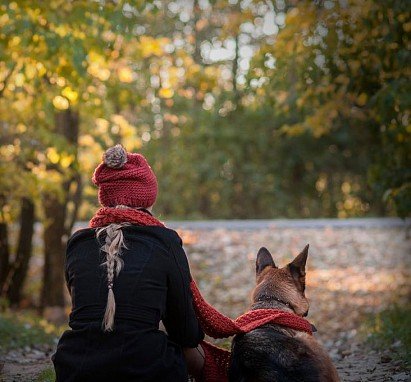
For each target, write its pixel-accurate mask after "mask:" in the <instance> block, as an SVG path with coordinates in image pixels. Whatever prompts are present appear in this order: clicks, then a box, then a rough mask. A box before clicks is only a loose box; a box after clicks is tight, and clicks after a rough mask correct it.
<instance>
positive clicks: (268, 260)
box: [255, 247, 277, 276]
mask: <svg viewBox="0 0 411 382" xmlns="http://www.w3.org/2000/svg"><path fill="white" fill-rule="evenodd" d="M269 266H270V267H274V268H277V267H276V266H275V264H274V260H273V257H272V256H271V253H270V252H269V250H268V249H267V248H265V247H262V248H260V250H259V251H258V253H257V260H256V262H255V273H256V275H257V276H258V275H259V274H260V273H261V272H262V271H263V269H264V268H265V267H269Z"/></svg>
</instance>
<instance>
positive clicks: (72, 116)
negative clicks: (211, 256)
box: [0, 0, 411, 325]
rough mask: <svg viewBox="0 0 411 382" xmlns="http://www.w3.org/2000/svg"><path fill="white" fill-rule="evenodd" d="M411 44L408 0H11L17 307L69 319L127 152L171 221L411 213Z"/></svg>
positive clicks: (1, 106) (6, 4) (6, 191)
mask: <svg viewBox="0 0 411 382" xmlns="http://www.w3.org/2000/svg"><path fill="white" fill-rule="evenodd" d="M410 32H411V17H410V2H409V1H401V0H386V1H379V0H363V1H361V0H356V1H355V0H326V1H292V0H289V1H286V0H266V1H263V0H242V1H240V0H230V1H222V0H214V1H211V0H176V1H140V0H127V1H124V0H113V1H109V0H105V1H103V0H88V1H85V0H77V1H67V0H49V1H32V0H27V1H25V0H19V1H5V0H1V1H0V132H1V134H0V158H1V159H0V291H1V296H2V299H1V302H2V303H1V304H2V305H3V306H9V305H12V306H19V307H32V306H35V307H42V308H47V307H56V306H59V307H64V305H65V300H64V298H65V297H64V287H63V284H64V283H63V272H62V269H63V262H64V256H63V254H64V247H65V243H66V240H67V238H68V237H69V235H70V232H71V231H72V228H73V226H74V224H75V223H76V222H78V221H87V220H88V219H90V217H91V216H92V214H93V213H94V211H95V210H96V208H97V207H98V204H97V192H96V188H95V187H94V186H93V185H92V183H91V176H92V173H93V170H94V168H95V167H96V165H97V164H98V163H99V162H100V160H101V157H102V153H103V152H104V150H105V149H106V148H107V147H109V146H111V145H114V144H116V143H121V144H123V145H124V146H125V148H126V149H127V150H128V151H134V152H140V153H142V154H144V155H145V156H146V157H147V159H148V160H149V162H150V163H151V165H152V167H153V169H154V171H155V173H156V174H157V177H158V181H159V197H158V201H157V204H156V206H155V213H156V214H157V216H159V217H160V219H162V220H170V219H174V220H175V219H177V220H178V219H185V220H187V219H189V220H200V219H201V220H204V219H234V218H235V219H258V218H265V219H271V218H320V217H330V218H347V217H382V216H399V217H401V218H405V217H407V216H409V215H410V211H411V124H410V105H411V85H410V81H409V78H410V74H411V65H410V56H411V53H410V45H411V40H410ZM40 226H41V227H43V229H39V228H38V227H40ZM29 264H31V265H30V267H29ZM30 272H31V273H30ZM28 275H29V276H28ZM27 279H28V280H29V281H30V282H27V283H25V281H27ZM24 288H25V289H24ZM45 325H46V324H45Z"/></svg>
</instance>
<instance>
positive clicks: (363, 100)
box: [357, 93, 368, 106]
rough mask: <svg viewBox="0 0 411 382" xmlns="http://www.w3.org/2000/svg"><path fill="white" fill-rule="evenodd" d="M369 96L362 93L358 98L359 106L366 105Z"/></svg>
mask: <svg viewBox="0 0 411 382" xmlns="http://www.w3.org/2000/svg"><path fill="white" fill-rule="evenodd" d="M367 99H368V96H367V94H365V93H361V94H360V95H359V96H358V98H357V104H358V105H359V106H364V105H365V104H366V103H367Z"/></svg>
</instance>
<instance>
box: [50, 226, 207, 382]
mask: <svg viewBox="0 0 411 382" xmlns="http://www.w3.org/2000/svg"><path fill="white" fill-rule="evenodd" d="M123 233H124V238H125V244H126V245H127V248H128V249H126V250H123V255H122V258H123V260H124V267H123V269H122V271H121V272H120V274H119V276H118V277H116V278H115V280H114V287H113V291H114V295H115V300H116V314H115V319H114V330H113V332H103V331H102V329H101V328H102V320H103V316H104V311H105V306H106V302H107V293H108V289H107V272H106V268H105V267H103V266H101V264H102V263H103V262H104V258H105V254H104V253H102V252H101V251H100V247H101V244H102V242H104V237H102V238H100V241H101V242H98V240H97V239H96V235H95V230H94V229H83V230H80V231H77V232H76V233H75V234H74V235H73V236H72V237H71V238H70V240H69V242H68V244H67V254H66V281H67V286H68V288H69V291H70V295H71V298H72V312H71V314H70V322H69V325H70V327H71V330H67V331H66V332H64V334H63V335H62V337H61V338H60V341H59V343H58V346H57V351H56V353H55V354H54V355H53V357H52V359H53V363H54V367H55V370H56V375H57V381H58V382H71V381H76V382H77V381H99V382H101V381H175V382H178V381H187V369H186V365H185V362H184V358H183V355H182V349H181V348H182V347H196V346H197V345H198V343H199V342H200V341H201V340H202V339H203V338H204V334H203V332H202V330H201V328H200V326H199V324H198V322H197V319H196V317H195V313H194V310H193V306H192V296H191V292H190V288H189V283H190V271H189V266H188V262H187V258H186V255H185V253H184V250H183V248H182V246H181V244H182V243H181V239H180V237H179V236H178V235H177V233H176V232H174V231H172V230H170V229H167V228H163V227H139V226H134V225H132V226H129V227H125V228H123ZM160 320H162V321H163V323H164V326H165V327H166V329H167V333H168V335H167V334H166V333H164V332H163V331H160V330H159V329H158V328H159V321H160Z"/></svg>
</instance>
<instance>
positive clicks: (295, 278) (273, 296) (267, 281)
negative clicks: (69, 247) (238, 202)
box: [229, 245, 339, 382]
mask: <svg viewBox="0 0 411 382" xmlns="http://www.w3.org/2000/svg"><path fill="white" fill-rule="evenodd" d="M307 256H308V245H307V246H306V247H305V248H304V250H303V251H302V252H301V253H300V254H299V255H298V256H297V257H296V258H295V259H294V260H293V261H292V262H291V263H289V264H288V265H286V266H285V267H284V268H278V267H277V266H276V265H275V264H274V260H273V258H272V256H271V253H270V252H269V251H268V250H267V249H266V248H261V249H260V250H259V251H258V254H257V260H256V277H257V285H256V287H255V288H254V290H253V293H252V298H251V300H252V304H251V308H250V309H251V310H254V309H281V310H284V311H287V312H292V313H295V314H297V315H299V316H302V317H305V316H307V314H308V308H309V304H308V301H307V299H306V297H305V295H304V291H305V264H306V262H307ZM231 351H232V355H231V364H230V370H229V380H230V382H291V381H293V382H294V381H295V382H338V381H339V377H338V374H337V371H336V369H335V367H334V365H333V363H332V361H331V359H330V357H329V356H328V354H327V353H326V351H325V350H324V349H323V348H322V347H321V346H320V344H319V343H318V342H317V341H316V340H315V338H314V337H313V336H312V335H310V334H308V333H305V332H301V331H296V330H292V329H289V328H285V327H282V326H278V325H273V324H267V325H263V326H261V327H259V328H257V329H254V330H252V331H251V332H249V333H245V334H239V335H236V336H235V337H234V339H233V342H232V346H231Z"/></svg>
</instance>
